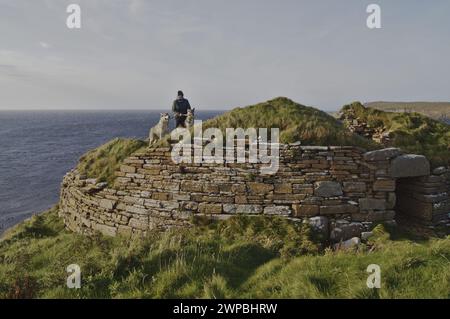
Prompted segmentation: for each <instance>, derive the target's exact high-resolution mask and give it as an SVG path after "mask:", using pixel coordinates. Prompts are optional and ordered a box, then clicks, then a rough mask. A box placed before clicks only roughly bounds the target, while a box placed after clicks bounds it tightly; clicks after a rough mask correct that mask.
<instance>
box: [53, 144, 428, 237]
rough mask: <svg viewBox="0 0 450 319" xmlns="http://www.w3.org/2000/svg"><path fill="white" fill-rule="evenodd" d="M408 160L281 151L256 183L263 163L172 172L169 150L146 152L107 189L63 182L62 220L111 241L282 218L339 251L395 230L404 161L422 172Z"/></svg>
mask: <svg viewBox="0 0 450 319" xmlns="http://www.w3.org/2000/svg"><path fill="white" fill-rule="evenodd" d="M247 147H248V145H247ZM248 151H249V150H248V149H247V150H246V152H247V153H248ZM225 152H226V150H224V154H225ZM408 156H410V155H402V154H401V152H400V151H399V150H398V149H385V150H380V151H375V152H369V153H365V152H364V150H362V149H359V148H356V147H346V146H343V147H333V146H300V145H298V144H291V145H280V154H279V169H278V171H277V173H276V174H273V175H262V174H260V168H261V167H262V166H267V164H263V163H260V162H256V163H249V161H246V162H245V163H225V162H224V161H220V162H219V163H182V164H177V163H175V162H174V161H173V160H172V156H171V149H170V148H156V149H148V150H146V151H145V152H142V153H135V154H133V155H132V156H130V157H128V158H127V159H125V161H124V162H123V164H122V165H121V166H120V169H119V170H118V171H117V172H116V175H117V179H116V184H115V185H110V186H109V187H107V185H105V183H96V181H95V180H89V179H86V177H85V176H80V175H79V174H78V172H77V171H72V172H70V173H68V174H67V175H66V176H65V178H64V180H63V185H62V188H61V200H60V214H61V216H62V217H63V218H64V221H65V224H66V225H67V227H68V228H69V229H71V230H73V231H76V232H80V233H88V234H89V233H93V232H94V231H100V232H102V233H104V234H108V235H112V236H114V235H117V234H123V235H129V236H133V235H139V236H140V235H145V234H146V233H147V232H148V230H150V229H155V228H156V229H162V230H164V229H167V228H171V227H187V226H189V225H192V223H191V221H192V218H195V217H197V216H203V217H205V216H206V217H208V218H213V219H226V218H229V217H231V216H233V215H236V214H247V215H258V214H264V215H278V216H283V217H286V218H290V219H293V220H296V221H299V222H308V223H310V224H311V226H312V227H313V228H314V229H316V230H317V231H318V232H321V234H322V237H323V238H324V239H326V240H328V239H330V240H331V241H333V242H339V241H343V240H346V239H349V238H352V237H355V236H356V237H360V236H364V235H363V234H364V233H366V232H367V231H368V230H370V229H371V227H372V226H373V223H374V222H392V220H393V219H394V216H395V213H394V210H393V208H394V206H395V199H396V197H395V193H394V191H395V177H394V176H401V175H402V174H403V173H405V172H403V171H402V167H403V164H402V163H403V162H402V160H408V161H412V162H413V163H416V162H417V163H419V162H420V163H422V162H421V161H422V159H421V158H418V159H416V158H412V159H411V158H410V157H408ZM404 157H406V159H404ZM420 163H419V164H420ZM408 166H411V165H408ZM412 166H413V167H414V165H412ZM416 166H420V165H416ZM417 170H419V173H421V174H422V173H423V172H421V171H420V169H419V168H417V169H416V171H417ZM428 170H429V167H428ZM406 173H408V172H406ZM424 175H426V174H424Z"/></svg>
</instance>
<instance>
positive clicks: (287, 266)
mask: <svg viewBox="0 0 450 319" xmlns="http://www.w3.org/2000/svg"><path fill="white" fill-rule="evenodd" d="M72 263H76V264H78V265H80V267H81V271H82V288H81V289H76V290H75V289H68V288H66V286H65V283H66V278H67V276H68V274H67V273H66V272H65V269H66V267H67V266H68V265H69V264H72ZM372 263H375V264H379V265H380V266H381V280H382V288H381V289H379V290H370V289H368V288H367V287H366V285H365V283H366V279H367V276H368V273H366V268H367V266H368V265H369V264H372ZM17 297H22V298H23V297H34V298H51V297H56V298H232V297H236V298H243V297H249V298H256V297H259V298H280V297H286V298H338V297H339V298H432V297H436V298H449V297H450V237H447V238H443V239H437V238H435V239H430V240H427V241H422V242H413V241H411V240H409V239H407V238H403V237H400V238H396V239H395V240H392V239H390V235H389V233H387V232H386V231H385V230H384V229H383V228H382V227H380V226H378V227H377V228H376V236H375V237H374V238H373V240H371V242H370V244H369V245H367V246H363V247H362V248H361V249H360V250H359V251H353V252H338V253H337V252H332V251H330V250H328V249H326V250H325V251H323V250H321V249H320V248H319V246H318V245H316V244H315V243H314V242H313V241H311V240H310V236H309V229H308V228H307V227H305V226H301V225H298V224H295V223H293V222H290V221H287V220H282V219H279V218H264V217H235V218H232V219H230V220H227V221H223V222H219V223H213V224H209V225H204V226H197V227H194V228H191V229H187V230H181V231H180V230H177V231H175V230H174V231H168V232H165V233H158V232H154V233H150V234H149V236H148V237H146V238H143V239H134V240H126V239H123V238H119V237H118V238H107V237H103V236H101V235H95V236H93V237H84V236H81V235H77V234H73V233H70V232H67V231H65V230H64V227H63V224H62V221H61V219H60V218H59V217H58V216H57V208H55V209H52V210H51V211H49V212H46V213H44V214H41V215H38V216H34V217H33V218H32V219H31V220H29V221H26V222H23V223H21V224H20V225H18V226H16V227H15V228H13V229H12V230H10V231H9V232H8V233H7V234H6V235H5V236H4V238H3V240H1V241H0V298H17Z"/></svg>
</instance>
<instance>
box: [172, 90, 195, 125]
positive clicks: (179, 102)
mask: <svg viewBox="0 0 450 319" xmlns="http://www.w3.org/2000/svg"><path fill="white" fill-rule="evenodd" d="M190 109H191V105H190V104H189V101H188V100H187V99H185V98H184V94H183V92H182V91H178V97H177V99H176V100H175V101H173V105H172V111H173V112H174V113H175V122H176V127H180V126H181V127H186V125H185V123H184V122H185V121H186V114H187V111H188V110H190Z"/></svg>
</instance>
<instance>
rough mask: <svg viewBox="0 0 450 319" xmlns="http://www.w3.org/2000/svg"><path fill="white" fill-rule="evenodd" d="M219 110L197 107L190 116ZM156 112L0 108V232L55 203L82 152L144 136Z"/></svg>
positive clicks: (203, 116) (201, 116)
mask: <svg viewBox="0 0 450 319" xmlns="http://www.w3.org/2000/svg"><path fill="white" fill-rule="evenodd" d="M219 113H221V112H220V111H203V112H201V111H198V112H196V119H201V120H206V119H209V118H212V117H214V116H216V115H217V114H219ZM159 116H160V111H0V234H1V233H2V232H3V231H4V230H5V229H7V228H9V227H11V226H13V225H15V224H17V223H19V222H21V221H23V220H24V219H26V218H28V217H30V216H31V215H33V214H37V213H40V212H42V211H45V210H47V209H49V208H50V207H52V206H53V205H55V204H56V203H57V202H58V199H59V189H60V184H61V181H62V178H63V176H64V175H65V174H66V172H68V171H69V170H70V169H72V168H73V167H74V166H75V165H76V164H77V162H78V159H79V158H80V157H81V156H82V155H83V154H84V153H86V152H87V151H89V150H91V149H93V148H95V147H97V146H100V145H102V144H104V143H106V142H108V141H109V140H111V139H113V138H116V137H124V138H140V139H144V138H146V137H147V136H148V131H149V129H150V127H152V126H153V125H155V124H156V123H157V122H158V120H159ZM171 126H172V128H173V126H174V123H171Z"/></svg>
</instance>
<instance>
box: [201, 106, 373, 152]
mask: <svg viewBox="0 0 450 319" xmlns="http://www.w3.org/2000/svg"><path fill="white" fill-rule="evenodd" d="M210 127H217V128H220V129H221V130H222V132H225V129H226V128H227V127H229V128H238V127H241V128H249V127H253V128H279V129H280V142H282V143H293V142H296V141H301V143H302V144H303V145H354V146H360V147H363V148H366V149H373V148H376V147H377V145H376V144H375V143H374V142H372V141H370V140H367V139H365V138H363V137H361V136H359V135H357V134H353V133H351V132H349V131H348V130H347V129H346V128H345V127H344V126H343V125H342V124H341V123H340V122H339V121H338V120H336V119H335V118H334V117H332V116H331V115H329V114H327V113H325V112H322V111H320V110H318V109H315V108H313V107H307V106H304V105H301V104H298V103H295V102H294V101H292V100H290V99H288V98H285V97H279V98H275V99H272V100H269V101H267V102H263V103H259V104H256V105H251V106H247V107H243V108H235V109H233V110H231V111H229V112H226V113H224V114H222V115H219V116H217V117H215V118H214V119H211V120H208V121H206V122H205V123H203V129H207V128H210Z"/></svg>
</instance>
